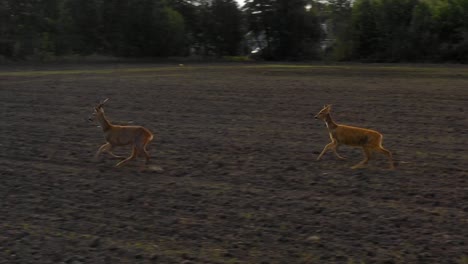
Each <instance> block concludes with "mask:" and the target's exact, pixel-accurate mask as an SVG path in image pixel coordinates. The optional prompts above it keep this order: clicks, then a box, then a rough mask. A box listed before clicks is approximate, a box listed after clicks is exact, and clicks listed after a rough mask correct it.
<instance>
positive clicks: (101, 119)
mask: <svg viewBox="0 0 468 264" xmlns="http://www.w3.org/2000/svg"><path fill="white" fill-rule="evenodd" d="M97 120H98V122H99V124H100V125H101V127H102V130H103V131H104V132H106V131H107V130H109V129H111V127H112V124H111V123H110V122H109V120H107V118H106V116H105V115H104V114H102V115H98V116H97Z"/></svg>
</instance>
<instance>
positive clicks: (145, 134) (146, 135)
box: [89, 98, 153, 167]
mask: <svg viewBox="0 0 468 264" xmlns="http://www.w3.org/2000/svg"><path fill="white" fill-rule="evenodd" d="M108 100H109V98H107V99H106V100H104V101H103V102H101V103H99V104H98V105H97V106H96V107H95V108H94V112H93V114H92V116H91V117H90V118H89V119H90V121H92V120H97V121H98V122H99V124H100V125H101V127H102V130H103V132H104V138H105V139H106V141H107V143H105V144H104V145H102V146H101V147H100V148H99V149H98V151H97V152H96V155H95V156H94V158H95V159H97V158H98V157H99V155H100V154H101V153H102V152H108V153H109V154H110V155H111V156H113V157H116V158H121V157H120V156H117V155H114V153H112V149H113V148H114V147H117V146H125V145H133V150H132V154H131V155H130V157H128V158H126V159H124V160H122V161H120V162H119V163H117V164H116V165H115V166H116V167H120V166H122V165H124V164H125V163H127V162H128V161H130V160H133V159H135V158H136V157H138V156H141V155H143V156H144V157H145V159H146V163H145V164H148V162H149V160H150V155H149V154H148V151H147V150H146V145H148V143H150V142H151V140H153V134H152V133H151V132H150V131H149V130H148V129H146V128H144V127H142V126H119V125H113V124H111V122H110V121H109V120H108V119H107V118H106V116H105V115H104V109H103V108H102V106H103V105H104V104H105V103H106V102H107V101H108Z"/></svg>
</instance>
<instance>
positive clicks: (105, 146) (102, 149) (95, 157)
mask: <svg viewBox="0 0 468 264" xmlns="http://www.w3.org/2000/svg"><path fill="white" fill-rule="evenodd" d="M109 146H110V144H109V143H106V144H104V145H102V146H101V147H99V149H98V151H96V154H95V155H94V160H97V159H98V157H99V155H101V153H102V152H103V151H104V150H105V149H106V148H108V147H109Z"/></svg>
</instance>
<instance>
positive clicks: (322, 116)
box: [315, 105, 332, 120]
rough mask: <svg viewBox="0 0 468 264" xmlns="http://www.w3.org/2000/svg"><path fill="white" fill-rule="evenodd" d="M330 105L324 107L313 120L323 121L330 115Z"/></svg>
mask: <svg viewBox="0 0 468 264" xmlns="http://www.w3.org/2000/svg"><path fill="white" fill-rule="evenodd" d="M331 107H332V105H324V106H323V108H322V110H320V112H319V113H318V114H317V115H316V116H315V119H320V120H324V119H325V117H326V116H327V115H328V114H330V111H331Z"/></svg>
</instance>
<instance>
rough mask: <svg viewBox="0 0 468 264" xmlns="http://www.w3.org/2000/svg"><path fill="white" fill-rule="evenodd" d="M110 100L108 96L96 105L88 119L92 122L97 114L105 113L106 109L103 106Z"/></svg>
mask: <svg viewBox="0 0 468 264" xmlns="http://www.w3.org/2000/svg"><path fill="white" fill-rule="evenodd" d="M107 101H109V98H106V99H105V100H104V101H102V102H100V103H99V104H97V105H96V106H95V107H94V112H93V113H92V114H91V116H90V117H89V118H88V120H89V121H90V122H91V121H93V120H95V119H96V116H97V115H103V114H104V109H103V108H102V106H103V105H104V104H105V103H106V102H107Z"/></svg>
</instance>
